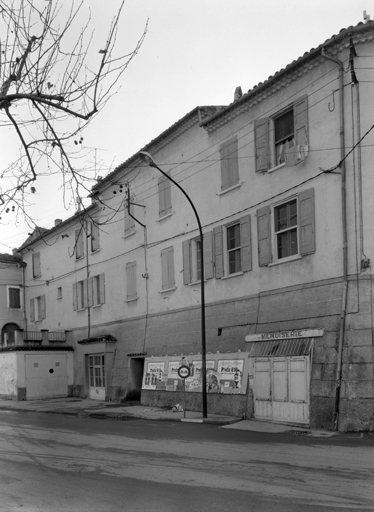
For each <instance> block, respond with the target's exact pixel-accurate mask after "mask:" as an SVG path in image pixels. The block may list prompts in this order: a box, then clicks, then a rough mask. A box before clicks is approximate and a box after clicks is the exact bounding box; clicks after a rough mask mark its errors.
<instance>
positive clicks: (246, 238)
mask: <svg viewBox="0 0 374 512" xmlns="http://www.w3.org/2000/svg"><path fill="white" fill-rule="evenodd" d="M240 246H241V257H242V271H243V272H248V271H249V270H252V248H251V218H250V216H249V215H245V216H244V217H242V218H241V219H240Z"/></svg>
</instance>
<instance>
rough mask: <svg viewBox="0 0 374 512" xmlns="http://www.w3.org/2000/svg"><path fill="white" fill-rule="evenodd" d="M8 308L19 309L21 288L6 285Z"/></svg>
mask: <svg viewBox="0 0 374 512" xmlns="http://www.w3.org/2000/svg"><path fill="white" fill-rule="evenodd" d="M8 308H10V309H21V288H20V287H19V286H9V287H8Z"/></svg>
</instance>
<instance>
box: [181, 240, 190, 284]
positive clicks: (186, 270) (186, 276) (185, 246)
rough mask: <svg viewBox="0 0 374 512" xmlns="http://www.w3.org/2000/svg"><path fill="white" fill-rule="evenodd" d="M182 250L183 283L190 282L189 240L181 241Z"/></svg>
mask: <svg viewBox="0 0 374 512" xmlns="http://www.w3.org/2000/svg"><path fill="white" fill-rule="evenodd" d="M182 251H183V284H190V282H191V242H190V240H185V241H184V242H183V243H182Z"/></svg>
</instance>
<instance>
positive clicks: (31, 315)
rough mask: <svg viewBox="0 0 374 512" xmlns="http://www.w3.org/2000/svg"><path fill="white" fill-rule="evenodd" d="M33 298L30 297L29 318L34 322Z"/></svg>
mask: <svg viewBox="0 0 374 512" xmlns="http://www.w3.org/2000/svg"><path fill="white" fill-rule="evenodd" d="M34 301H35V299H30V320H31V322H35V302H34Z"/></svg>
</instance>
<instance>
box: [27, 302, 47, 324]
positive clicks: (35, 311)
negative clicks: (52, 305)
mask: <svg viewBox="0 0 374 512" xmlns="http://www.w3.org/2000/svg"><path fill="white" fill-rule="evenodd" d="M46 317H47V308H46V300H45V295H38V296H37V297H33V298H32V299H30V319H31V321H32V322H41V321H42V320H44V319H45V318H46Z"/></svg>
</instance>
